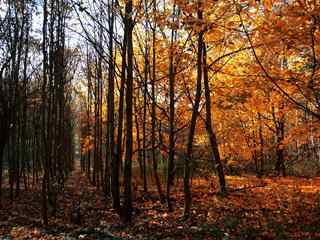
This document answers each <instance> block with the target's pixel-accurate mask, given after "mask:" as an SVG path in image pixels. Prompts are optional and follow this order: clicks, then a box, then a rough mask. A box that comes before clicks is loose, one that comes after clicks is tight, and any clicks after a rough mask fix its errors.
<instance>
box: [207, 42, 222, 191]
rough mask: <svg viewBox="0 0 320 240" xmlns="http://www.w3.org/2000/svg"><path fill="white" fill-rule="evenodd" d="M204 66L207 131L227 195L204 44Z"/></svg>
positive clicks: (220, 178)
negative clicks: (212, 107) (212, 112)
mask: <svg viewBox="0 0 320 240" xmlns="http://www.w3.org/2000/svg"><path fill="white" fill-rule="evenodd" d="M203 66H204V90H205V98H206V130H207V133H208V136H209V141H210V146H211V151H212V153H213V156H214V161H215V167H216V170H217V173H218V177H219V185H220V191H221V193H226V191H227V189H226V181H225V176H224V171H223V166H222V162H221V157H220V153H219V147H218V141H217V137H216V134H215V132H214V129H213V127H212V116H211V97H210V87H209V77H208V69H207V50H206V46H205V44H203Z"/></svg>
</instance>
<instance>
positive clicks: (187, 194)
mask: <svg viewBox="0 0 320 240" xmlns="http://www.w3.org/2000/svg"><path fill="white" fill-rule="evenodd" d="M198 19H199V20H201V19H202V11H201V10H200V6H199V10H198ZM202 52H203V31H201V32H200V33H199V34H198V50H197V82H196V96H195V102H194V105H193V110H192V116H191V125H190V129H189V134H188V142H187V155H186V157H185V163H184V178H183V186H184V188H183V189H184V213H183V214H184V217H185V218H188V217H189V216H190V210H191V204H192V196H191V190H190V174H191V161H192V147H193V139H194V135H195V129H196V123H197V117H198V114H199V106H200V100H201V80H202Z"/></svg>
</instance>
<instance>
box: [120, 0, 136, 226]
mask: <svg viewBox="0 0 320 240" xmlns="http://www.w3.org/2000/svg"><path fill="white" fill-rule="evenodd" d="M133 24H134V23H133V20H132V0H128V1H127V3H126V7H125V31H128V35H127V41H128V49H127V57H128V64H127V81H126V83H127V89H126V155H125V163H124V202H123V215H122V221H123V222H125V223H129V222H131V217H132V190H131V185H132V184H131V178H132V114H133V111H132V98H133V94H132V93H133V45H132V31H133V27H134V25H133Z"/></svg>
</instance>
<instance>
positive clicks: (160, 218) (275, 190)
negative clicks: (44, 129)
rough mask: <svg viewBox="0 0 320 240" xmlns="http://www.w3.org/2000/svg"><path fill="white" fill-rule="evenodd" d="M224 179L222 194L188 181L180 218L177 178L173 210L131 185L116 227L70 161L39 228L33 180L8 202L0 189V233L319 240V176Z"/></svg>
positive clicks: (100, 197)
mask: <svg viewBox="0 0 320 240" xmlns="http://www.w3.org/2000/svg"><path fill="white" fill-rule="evenodd" d="M213 181H215V179H214V180H213ZM227 183H228V188H229V194H228V195H227V196H220V195H219V194H218V188H217V187H216V185H215V184H214V183H213V182H211V183H210V182H208V181H206V180H203V179H196V180H194V181H193V211H192V217H191V218H190V219H189V220H188V221H183V219H182V211H183V194H182V189H181V187H182V186H180V185H179V184H178V186H177V187H176V190H175V191H174V192H173V195H172V196H173V202H174V207H175V211H174V212H173V213H168V211H167V209H166V206H165V205H162V204H161V203H160V201H159V200H158V198H157V194H156V192H155V191H150V192H149V194H148V195H144V194H143V193H142V190H141V191H140V189H138V191H136V192H135V194H134V195H135V212H134V217H133V223H132V224H131V225H130V226H123V225H121V224H120V221H119V217H118V216H117V214H116V213H115V212H114V211H112V209H111V208H110V202H109V201H105V200H104V198H103V195H102V194H101V190H97V189H96V188H95V187H94V186H92V185H91V184H90V182H89V181H88V179H87V178H86V177H85V176H84V175H83V174H82V173H81V172H80V170H79V167H76V170H75V171H73V173H72V175H71V176H70V177H69V178H68V181H67V183H66V185H65V189H64V192H63V194H60V195H59V198H58V201H57V202H58V209H57V213H56V216H55V217H51V218H50V226H49V227H47V228H44V227H43V226H42V225H41V207H40V206H41V192H40V186H39V187H38V188H35V189H33V190H29V191H25V190H21V193H20V195H19V197H18V198H17V199H15V200H14V201H13V202H11V201H10V200H9V199H8V191H5V192H4V195H5V199H4V200H3V201H2V208H1V209H0V239H3V240H4V239H6V240H10V239H68V240H75V239H106V240H110V239H137V240H138V239H150V240H151V239H167V240H169V239H195V240H196V239H224V240H227V239H320V178H312V179H305V178H296V177H286V178H262V179H259V178H256V177H253V176H245V177H234V176H232V177H231V176H230V177H227ZM150 190H152V189H150ZM79 203H80V209H79V208H77V207H78V206H79V205H78V204H79ZM110 209H111V210H110ZM79 212H80V215H79V216H78V215H76V216H75V214H78V213H79ZM75 218H76V219H75ZM75 221H79V222H78V223H75Z"/></svg>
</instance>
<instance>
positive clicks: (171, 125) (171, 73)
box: [166, 4, 176, 212]
mask: <svg viewBox="0 0 320 240" xmlns="http://www.w3.org/2000/svg"><path fill="white" fill-rule="evenodd" d="M175 7H176V6H175V4H174V6H173V15H174V14H175ZM175 34H176V31H175V30H173V29H172V30H171V42H170V49H169V156H168V166H167V186H166V200H167V204H168V210H169V212H172V211H173V207H172V204H171V200H170V189H171V186H173V184H174V175H175V167H174V156H175V139H174V138H175V127H174V121H175V120H174V119H175V118H174V114H175V107H174V104H175V68H174V52H173V44H174V39H175Z"/></svg>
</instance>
